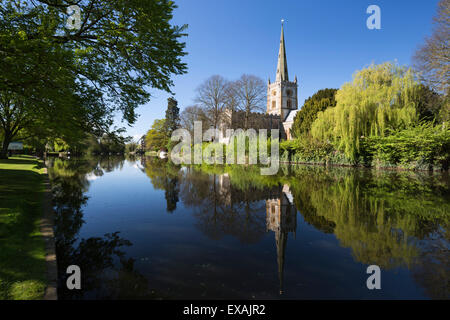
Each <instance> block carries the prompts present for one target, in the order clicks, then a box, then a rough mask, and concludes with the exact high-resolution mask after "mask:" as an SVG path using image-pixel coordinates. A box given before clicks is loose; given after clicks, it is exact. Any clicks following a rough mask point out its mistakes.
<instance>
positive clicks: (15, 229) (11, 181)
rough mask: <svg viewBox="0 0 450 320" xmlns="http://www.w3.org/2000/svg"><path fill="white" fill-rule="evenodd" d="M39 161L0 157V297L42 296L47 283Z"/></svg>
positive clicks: (40, 164)
mask: <svg viewBox="0 0 450 320" xmlns="http://www.w3.org/2000/svg"><path fill="white" fill-rule="evenodd" d="M41 168H42V162H40V161H39V162H38V161H37V160H36V159H34V158H32V157H12V158H10V159H8V160H0V203H1V206H0V207H1V208H0V300H31V299H33V300H34V299H42V298H43V296H44V292H45V287H46V282H47V280H46V276H45V273H46V272H45V270H46V267H45V242H44V239H43V237H42V235H41V233H40V231H39V224H40V221H41V218H42V199H43V183H42V181H43V179H42V175H41V174H42V169H41Z"/></svg>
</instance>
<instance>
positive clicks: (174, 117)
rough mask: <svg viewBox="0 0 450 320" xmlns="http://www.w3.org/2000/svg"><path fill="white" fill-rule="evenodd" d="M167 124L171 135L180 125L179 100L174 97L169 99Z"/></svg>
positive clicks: (168, 132)
mask: <svg viewBox="0 0 450 320" xmlns="http://www.w3.org/2000/svg"><path fill="white" fill-rule="evenodd" d="M165 126H166V131H167V135H168V136H169V137H170V136H171V135H172V132H174V131H175V130H176V129H178V128H179V127H180V108H178V102H177V100H175V99H174V98H172V97H171V98H169V99H167V110H166V121H165Z"/></svg>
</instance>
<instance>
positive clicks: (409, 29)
mask: <svg viewBox="0 0 450 320" xmlns="http://www.w3.org/2000/svg"><path fill="white" fill-rule="evenodd" d="M175 2H176V4H177V5H178V8H177V9H176V10H175V12H174V19H173V24H176V25H182V24H188V26H189V27H188V29H187V33H188V36H187V37H185V38H184V41H185V42H186V51H187V52H188V55H187V56H185V57H184V58H183V61H184V62H186V63H187V65H188V73H187V74H184V75H181V76H175V77H174V78H173V80H174V84H175V85H174V87H173V89H172V91H173V92H174V93H175V99H177V100H178V106H179V107H180V108H181V110H183V109H184V108H185V107H187V106H189V105H192V104H194V98H195V94H196V92H195V89H196V88H197V87H198V86H199V85H200V84H201V83H202V82H203V81H204V80H205V79H207V78H208V77H210V76H211V75H214V74H219V75H222V76H224V77H225V78H227V79H229V80H233V79H236V78H238V77H239V76H240V75H241V74H243V73H247V74H254V75H257V76H259V77H261V78H263V79H264V80H267V78H268V77H270V78H271V80H273V79H275V72H276V62H277V55H278V45H279V38H280V28H281V22H280V20H281V19H282V18H283V19H285V24H284V30H285V41H286V52H287V62H288V70H289V76H290V79H293V78H294V76H295V75H297V77H298V80H299V107H300V106H301V105H302V104H303V102H304V100H305V99H306V98H308V97H309V96H311V95H313V94H314V93H315V92H316V91H317V90H319V89H322V88H339V87H341V86H342V84H344V83H345V82H348V81H351V78H352V74H353V73H354V72H355V71H356V70H360V69H361V68H363V67H365V66H367V65H369V64H371V63H372V62H374V63H381V62H384V61H394V60H397V62H398V63H399V64H401V65H410V64H411V58H412V56H413V55H414V52H415V50H416V49H417V47H418V46H419V45H421V44H422V43H423V39H424V37H425V36H427V35H429V34H431V30H432V23H431V22H432V18H433V16H434V15H435V12H436V6H437V3H438V0H415V1H413V0H370V1H365V0H341V1H336V0H178V1H175ZM372 4H374V5H378V6H379V7H380V9H381V30H369V29H368V28H367V27H366V20H367V18H368V17H369V14H367V13H366V9H367V7H368V6H369V5H372ZM151 94H152V96H153V97H152V99H151V101H150V102H149V103H147V104H146V105H144V106H141V107H139V109H138V110H137V112H138V113H139V114H140V117H139V119H138V120H137V122H136V123H135V124H134V125H133V127H128V126H127V134H128V135H131V136H135V137H137V136H141V135H143V134H145V133H146V131H147V130H148V129H149V128H150V126H151V125H152V123H153V121H154V120H155V119H160V118H164V114H165V110H166V107H167V98H168V97H169V96H170V95H169V94H168V93H165V92H162V91H158V90H151ZM118 120H120V118H119V117H118ZM117 124H118V125H121V126H125V124H123V123H120V122H119V121H118V123H117Z"/></svg>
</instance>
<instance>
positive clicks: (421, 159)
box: [280, 123, 450, 170]
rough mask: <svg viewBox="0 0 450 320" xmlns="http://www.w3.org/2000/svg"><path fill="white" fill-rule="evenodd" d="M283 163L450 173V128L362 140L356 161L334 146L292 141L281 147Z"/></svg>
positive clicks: (424, 128) (428, 128) (419, 129)
mask: <svg viewBox="0 0 450 320" xmlns="http://www.w3.org/2000/svg"><path fill="white" fill-rule="evenodd" d="M280 160H281V161H286V162H294V163H314V164H328V165H353V166H358V165H359V166H365V167H375V168H398V169H412V170H448V168H449V165H450V128H449V127H448V126H447V125H446V124H442V125H439V126H433V124H431V123H424V124H422V125H418V126H416V127H412V128H408V129H404V130H399V131H392V132H391V134H389V135H386V136H384V137H381V136H371V137H367V138H364V137H363V138H361V140H360V148H359V151H358V152H357V153H356V157H355V159H354V160H352V159H350V158H348V157H347V156H346V155H345V153H344V152H341V151H339V150H337V149H336V148H335V147H334V146H333V145H332V144H330V143H322V142H318V141H314V140H309V141H308V140H303V141H302V140H300V139H297V140H290V141H283V142H282V143H281V144H280Z"/></svg>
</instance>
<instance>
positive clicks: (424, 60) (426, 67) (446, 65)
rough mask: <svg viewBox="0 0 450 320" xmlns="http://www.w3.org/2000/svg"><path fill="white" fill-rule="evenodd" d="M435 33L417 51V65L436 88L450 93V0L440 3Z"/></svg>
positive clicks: (425, 79)
mask: <svg viewBox="0 0 450 320" xmlns="http://www.w3.org/2000/svg"><path fill="white" fill-rule="evenodd" d="M433 24H434V28H433V33H432V35H431V36H430V37H427V38H426V39H425V43H424V44H423V45H422V47H420V49H419V50H418V51H417V52H416V55H415V57H414V60H415V67H416V69H417V70H418V71H419V72H420V75H421V76H422V79H423V80H424V81H425V82H426V83H427V84H429V85H430V86H431V87H433V88H434V89H435V90H437V91H440V92H444V93H446V94H447V95H448V94H450V0H441V1H439V3H438V10H437V15H436V16H435V17H434V18H433Z"/></svg>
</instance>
